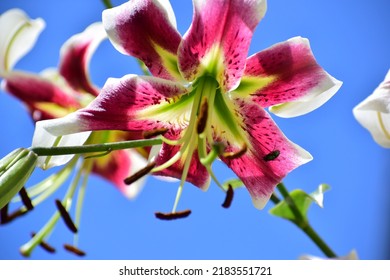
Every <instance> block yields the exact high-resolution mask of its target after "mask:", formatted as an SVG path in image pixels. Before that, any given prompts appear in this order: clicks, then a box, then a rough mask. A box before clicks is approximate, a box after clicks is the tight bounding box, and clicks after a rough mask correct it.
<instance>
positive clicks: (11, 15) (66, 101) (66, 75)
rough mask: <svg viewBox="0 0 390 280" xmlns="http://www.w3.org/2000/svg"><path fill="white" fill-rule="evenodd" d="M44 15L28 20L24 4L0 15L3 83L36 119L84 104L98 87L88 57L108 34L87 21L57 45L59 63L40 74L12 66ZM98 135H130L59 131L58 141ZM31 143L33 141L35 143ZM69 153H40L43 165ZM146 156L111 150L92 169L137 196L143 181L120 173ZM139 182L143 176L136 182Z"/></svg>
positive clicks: (39, 27) (117, 137)
mask: <svg viewBox="0 0 390 280" xmlns="http://www.w3.org/2000/svg"><path fill="white" fill-rule="evenodd" d="M44 27H45V22H44V21H43V20H42V19H40V18H39V19H35V20H31V19H30V18H29V17H28V16H27V15H26V14H25V13H24V12H23V11H22V10H19V9H12V10H9V11H7V12H5V13H4V14H2V15H1V16H0V30H1V32H0V39H1V40H0V77H1V78H3V81H2V89H3V90H4V91H6V92H8V93H10V94H11V95H13V96H15V97H16V98H18V99H19V100H21V101H22V102H23V103H24V104H25V106H26V107H27V109H28V110H29V112H30V114H31V117H32V119H33V120H34V121H40V120H46V119H53V118H59V117H63V116H66V115H67V114H69V113H71V112H74V111H76V110H77V109H80V108H83V107H85V106H87V105H88V104H89V103H90V102H91V101H92V100H93V99H94V98H95V97H96V96H97V95H98V94H99V90H100V89H99V88H98V87H96V86H95V85H93V84H92V83H91V81H90V78H89V71H88V68H89V62H90V59H91V57H92V55H93V53H94V52H95V50H96V48H97V47H98V46H99V44H100V43H101V42H102V41H103V40H104V39H106V38H107V35H106V33H105V31H104V28H103V27H102V23H99V22H98V23H94V24H91V25H90V26H89V27H88V28H86V29H85V31H83V32H82V33H79V34H76V35H74V36H72V37H71V38H70V39H68V40H67V41H66V42H65V43H64V45H63V46H62V48H61V50H60V61H59V65H58V69H54V68H49V69H46V70H44V71H42V72H41V73H40V74H35V73H28V72H24V71H18V70H14V69H13V68H14V66H15V64H16V63H17V62H18V61H19V60H20V59H21V58H22V57H23V56H24V55H25V54H26V53H27V52H28V51H30V50H31V49H32V47H33V46H34V44H35V42H36V41H37V38H38V36H39V34H40V33H41V31H42V30H43V28H44ZM56 139H57V138H56V137H46V138H45V139H44V141H41V142H40V143H39V145H40V146H53V143H55V141H56ZM87 139H88V143H90V144H91V143H100V142H101V141H121V140H128V139H129V135H128V134H127V133H123V132H113V131H112V132H95V133H93V135H92V136H91V135H90V132H89V131H87V132H82V133H79V134H76V135H70V136H65V137H62V138H61V140H60V141H59V142H58V143H56V145H63V146H66V145H82V144H83V143H84V142H85V141H87ZM34 145H35V143H33V146H34ZM71 158H72V156H55V157H51V158H50V160H48V158H46V157H39V159H38V166H40V167H43V168H44V169H47V168H50V167H52V166H56V165H60V164H63V163H65V162H67V161H69V160H70V159H71ZM144 162H145V159H144V158H143V157H142V156H140V155H139V154H138V153H137V152H135V151H133V150H130V151H115V152H112V153H110V154H109V155H107V156H106V157H104V158H103V157H101V158H95V159H94V165H93V168H92V172H94V173H96V174H98V175H101V176H102V177H103V178H105V179H108V180H109V181H111V182H112V183H114V184H115V185H116V186H117V187H118V188H119V190H121V191H122V192H123V193H124V194H125V195H126V196H128V197H131V198H133V197H135V196H136V194H137V193H138V192H139V190H140V188H141V184H138V185H136V184H135V185H133V186H131V188H130V187H129V186H127V185H126V184H124V183H123V177H125V176H128V175H129V174H131V173H133V172H135V171H136V170H138V169H139V168H140V166H143V164H144ZM139 183H141V182H139Z"/></svg>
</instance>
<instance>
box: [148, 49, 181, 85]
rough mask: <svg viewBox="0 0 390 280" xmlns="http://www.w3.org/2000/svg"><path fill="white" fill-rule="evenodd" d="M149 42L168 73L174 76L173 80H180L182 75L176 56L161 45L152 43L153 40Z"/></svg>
mask: <svg viewBox="0 0 390 280" xmlns="http://www.w3.org/2000/svg"><path fill="white" fill-rule="evenodd" d="M151 43H152V45H153V47H154V50H155V51H156V52H157V54H158V55H159V56H160V58H161V62H162V64H163V65H164V67H165V69H167V70H168V72H169V74H171V75H172V77H173V78H175V80H177V81H182V80H183V77H182V76H181V74H180V71H179V68H178V65H177V56H176V55H175V54H172V53H171V52H169V51H167V50H165V49H163V48H162V47H160V45H158V44H156V43H154V42H153V41H152V42H151Z"/></svg>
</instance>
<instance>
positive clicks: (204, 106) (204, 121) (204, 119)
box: [196, 97, 209, 134]
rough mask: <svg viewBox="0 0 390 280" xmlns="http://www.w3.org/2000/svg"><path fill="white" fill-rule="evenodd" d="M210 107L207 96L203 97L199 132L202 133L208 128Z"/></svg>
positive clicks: (198, 126)
mask: <svg viewBox="0 0 390 280" xmlns="http://www.w3.org/2000/svg"><path fill="white" fill-rule="evenodd" d="M208 109H209V105H208V102H207V98H206V97H203V101H202V105H201V106H200V110H199V116H198V123H197V127H196V130H197V132H198V134H202V133H203V132H204V130H205V128H206V124H207V118H208Z"/></svg>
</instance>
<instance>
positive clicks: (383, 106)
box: [353, 70, 390, 148]
mask: <svg viewBox="0 0 390 280" xmlns="http://www.w3.org/2000/svg"><path fill="white" fill-rule="evenodd" d="M353 114H354V116H355V118H356V119H357V121H358V122H359V123H360V124H361V125H362V126H363V127H365V128H366V129H367V130H368V131H369V132H370V133H371V135H372V137H373V138H374V140H375V142H377V143H378V144H379V145H381V146H383V147H385V148H390V70H389V71H388V73H387V75H386V77H385V79H384V81H383V82H382V83H381V84H380V85H379V86H378V88H376V89H375V90H374V92H373V93H372V94H371V95H370V96H368V97H367V98H366V99H365V100H363V101H362V102H361V103H360V104H359V105H357V106H356V107H355V108H354V109H353Z"/></svg>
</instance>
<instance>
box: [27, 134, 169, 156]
mask: <svg viewBox="0 0 390 280" xmlns="http://www.w3.org/2000/svg"><path fill="white" fill-rule="evenodd" d="M160 144H162V140H161V138H154V139H145V140H131V141H123V142H111V143H104V144H91V145H84V146H62V147H60V146H59V147H33V148H31V149H30V150H31V151H33V152H34V153H36V154H37V155H38V156H59V155H73V154H85V153H96V152H107V153H109V152H111V151H114V150H124V149H129V148H140V147H146V146H155V145H160Z"/></svg>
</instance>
